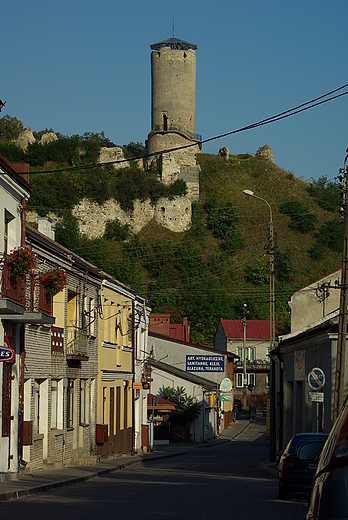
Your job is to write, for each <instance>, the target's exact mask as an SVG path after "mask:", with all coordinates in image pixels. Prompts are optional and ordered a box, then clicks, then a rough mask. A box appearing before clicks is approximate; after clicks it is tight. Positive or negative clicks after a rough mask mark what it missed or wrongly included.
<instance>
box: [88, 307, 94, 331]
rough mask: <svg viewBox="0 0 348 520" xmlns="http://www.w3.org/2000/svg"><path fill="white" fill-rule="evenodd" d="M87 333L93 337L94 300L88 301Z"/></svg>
mask: <svg viewBox="0 0 348 520" xmlns="http://www.w3.org/2000/svg"><path fill="white" fill-rule="evenodd" d="M88 316H89V333H90V334H91V336H94V320H95V310H94V298H90V299H89V309H88Z"/></svg>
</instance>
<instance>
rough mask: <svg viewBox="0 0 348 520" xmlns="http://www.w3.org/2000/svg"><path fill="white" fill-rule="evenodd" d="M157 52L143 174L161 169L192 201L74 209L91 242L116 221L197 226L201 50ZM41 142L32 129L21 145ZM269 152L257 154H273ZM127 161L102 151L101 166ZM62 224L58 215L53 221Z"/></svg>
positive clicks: (179, 45) (174, 43)
mask: <svg viewBox="0 0 348 520" xmlns="http://www.w3.org/2000/svg"><path fill="white" fill-rule="evenodd" d="M150 48H151V51H152V52H151V130H150V132H149V134H148V138H147V140H146V142H145V148H146V156H147V157H146V159H145V160H144V161H143V160H139V161H138V167H139V168H140V169H144V168H149V167H155V168H156V169H157V171H158V175H159V179H160V180H161V182H163V183H165V184H170V183H173V182H175V181H176V180H177V179H182V180H184V181H185V182H186V185H187V190H188V191H187V196H185V197H174V198H173V199H167V198H161V199H160V200H159V201H158V203H157V204H156V205H152V204H151V203H150V201H145V202H140V201H134V208H133V210H132V211H124V210H122V209H121V207H120V205H119V203H118V202H117V201H115V200H109V201H107V202H106V203H104V204H103V205H98V204H97V203H95V202H92V201H90V200H88V199H83V200H81V201H80V202H79V204H78V205H77V206H75V207H74V208H73V211H72V213H73V215H74V216H75V217H76V218H77V220H78V223H79V229H80V232H81V233H83V234H85V235H87V236H88V237H89V238H96V237H100V236H103V234H104V231H105V225H106V223H107V221H110V220H111V221H112V220H115V219H116V218H117V219H118V220H119V221H120V223H121V224H122V225H124V224H128V225H129V226H130V228H131V230H132V231H133V233H138V232H139V231H140V230H141V229H142V228H143V227H144V226H146V225H147V224H148V223H149V222H150V221H151V220H155V221H156V222H157V223H158V224H160V225H161V226H163V227H165V228H167V229H169V230H171V231H174V232H182V231H187V230H188V229H189V228H190V226H191V216H192V207H191V204H192V202H197V201H198V200H199V172H200V166H199V164H198V162H197V154H198V153H200V151H201V145H202V136H201V135H199V134H196V133H195V103H196V52H195V51H196V49H197V46H196V45H194V44H192V43H188V42H185V41H183V40H179V39H177V38H174V35H173V37H172V38H169V39H167V40H164V41H161V42H159V43H156V44H153V45H151V46H150ZM52 139H56V136H55V135H54V134H52V133H51V132H50V133H49V134H47V135H46V134H44V135H43V136H42V138H41V141H40V142H41V143H44V142H47V141H49V140H52ZM33 140H34V141H35V138H34V136H33V134H32V131H31V129H28V132H26V133H25V134H22V135H21V136H20V137H19V138H18V145H19V146H21V147H22V148H24V149H25V147H27V146H28V143H29V142H33ZM267 146H268V145H266V147H263V149H259V150H258V152H257V153H262V154H265V155H266V154H268V158H270V159H271V160H272V158H273V154H272V150H271V149H270V147H268V148H269V150H270V152H269V150H268V149H267V150H266V148H267ZM228 154H229V151H228V149H227V148H225V147H224V148H223V149H221V150H220V156H221V157H222V159H223V160H228ZM115 161H124V154H123V149H122V148H121V147H118V146H117V147H113V148H106V147H105V148H101V150H100V154H99V163H108V162H115ZM127 166H129V163H127V162H121V163H120V164H114V167H115V168H124V167H127ZM48 216H49V217H50V218H51V219H52V221H53V222H57V216H56V215H55V214H54V213H50V214H49V215H48ZM27 220H28V222H35V221H36V220H37V215H36V214H35V212H28V214H27Z"/></svg>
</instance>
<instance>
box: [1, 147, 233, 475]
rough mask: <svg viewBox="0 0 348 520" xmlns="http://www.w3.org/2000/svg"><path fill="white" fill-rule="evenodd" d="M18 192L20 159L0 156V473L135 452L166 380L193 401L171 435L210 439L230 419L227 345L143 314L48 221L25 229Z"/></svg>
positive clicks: (23, 196)
mask: <svg viewBox="0 0 348 520" xmlns="http://www.w3.org/2000/svg"><path fill="white" fill-rule="evenodd" d="M29 197H30V185H29V166H28V165H26V164H20V163H10V162H8V161H7V160H6V159H4V158H3V157H0V208H1V220H0V248H1V249H2V251H3V255H2V258H1V264H0V270H1V273H0V274H1V295H0V402H1V408H0V410H1V421H0V473H8V472H10V473H16V472H18V471H20V470H21V469H23V468H29V469H30V470H32V471H34V470H38V469H42V468H44V467H55V466H66V465H70V464H88V463H92V462H93V461H95V460H97V457H112V456H114V455H117V454H119V453H130V452H132V453H136V452H138V451H139V450H143V451H146V450H147V449H148V447H149V445H151V444H152V443H153V442H154V441H155V440H156V438H155V432H156V429H155V425H156V424H157V425H159V422H160V419H161V417H160V416H159V415H158V414H157V415H156V418H155V417H154V413H153V412H154V410H155V408H156V410H157V411H158V410H159V409H160V408H161V406H158V397H156V399H157V400H156V402H154V401H153V400H152V396H157V395H158V394H159V393H160V390H161V389H162V388H163V387H166V386H170V387H173V388H177V387H182V388H184V389H185V392H186V393H187V395H189V396H191V397H192V398H193V400H194V401H195V402H198V403H200V405H201V413H200V416H199V417H198V418H197V419H196V420H195V421H193V422H192V423H191V424H190V425H189V426H188V427H186V428H185V431H184V432H181V433H180V432H177V436H178V437H177V440H189V441H192V442H204V441H208V440H209V439H211V438H213V437H214V436H216V435H218V434H219V433H220V432H221V431H222V429H224V428H225V427H227V426H228V425H229V424H230V423H231V422H232V420H233V399H234V394H233V392H234V388H233V387H234V378H235V373H234V368H235V364H236V361H237V360H238V359H239V358H238V351H237V350H236V351H235V352H232V351H231V350H230V349H229V348H228V349H227V348H224V346H219V345H215V348H214V346H211V347H201V346H198V345H193V344H191V343H190V340H189V326H188V323H187V319H184V323H183V324H182V325H175V324H171V323H170V316H169V315H153V314H150V308H149V306H148V305H147V303H146V301H145V300H144V299H143V298H141V297H140V296H139V295H137V294H136V293H135V292H134V291H133V290H132V289H131V288H130V287H128V286H126V285H124V284H122V283H120V282H119V281H117V280H115V279H114V278H112V277H111V276H109V275H108V274H107V273H105V272H103V271H102V270H100V269H99V268H97V267H96V266H94V265H92V264H90V263H89V262H87V261H85V260H84V259H83V258H82V257H80V256H78V255H77V254H75V253H73V252H72V251H70V250H68V249H66V248H64V247H63V246H61V245H60V244H58V243H57V242H56V241H55V237H54V230H53V228H52V225H51V224H52V223H51V221H50V219H48V218H46V217H45V218H39V219H38V228H37V229H33V228H31V227H28V226H26V225H25V208H26V201H27V200H28V198H29ZM237 370H238V367H237ZM162 404H163V400H162ZM171 406H172V403H168V402H167V403H165V406H164V409H165V410H167V411H168V410H169V409H170V408H171ZM162 408H163V406H162ZM151 412H152V413H151ZM167 415H168V414H167ZM157 432H159V429H157ZM162 433H163V430H162ZM160 440H162V441H166V440H167V439H157V441H160Z"/></svg>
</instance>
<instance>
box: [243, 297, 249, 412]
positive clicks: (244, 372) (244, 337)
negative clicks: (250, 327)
mask: <svg viewBox="0 0 348 520" xmlns="http://www.w3.org/2000/svg"><path fill="white" fill-rule="evenodd" d="M246 308H247V304H246V303H244V305H243V409H244V410H245V408H246V386H247V382H248V380H247V372H246V315H247V310H246Z"/></svg>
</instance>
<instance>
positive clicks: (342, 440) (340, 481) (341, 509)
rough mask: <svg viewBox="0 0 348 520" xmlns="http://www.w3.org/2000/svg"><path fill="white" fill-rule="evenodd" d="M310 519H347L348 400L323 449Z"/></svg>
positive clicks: (310, 508)
mask: <svg viewBox="0 0 348 520" xmlns="http://www.w3.org/2000/svg"><path fill="white" fill-rule="evenodd" d="M306 518H307V520H316V519H319V518H320V520H325V519H328V518H330V520H335V519H342V518H348V400H347V399H346V400H345V402H344V404H343V406H342V410H341V413H340V415H339V416H338V419H337V421H336V422H335V424H334V425H333V427H332V429H331V432H330V435H329V438H328V440H327V442H326V444H325V446H324V448H323V450H322V452H321V456H320V459H319V463H318V468H317V471H316V474H315V476H314V483H313V490H312V495H311V499H310V504H309V509H308V513H307V517H306Z"/></svg>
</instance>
